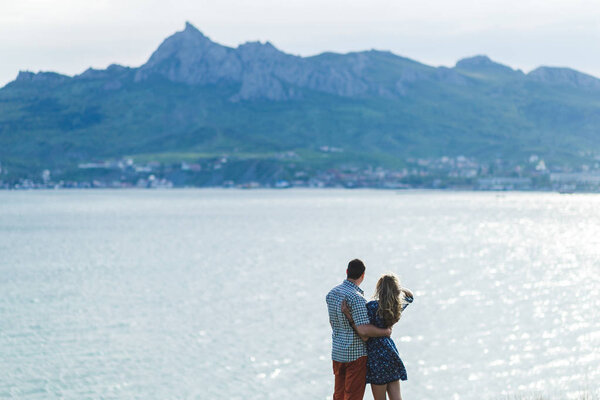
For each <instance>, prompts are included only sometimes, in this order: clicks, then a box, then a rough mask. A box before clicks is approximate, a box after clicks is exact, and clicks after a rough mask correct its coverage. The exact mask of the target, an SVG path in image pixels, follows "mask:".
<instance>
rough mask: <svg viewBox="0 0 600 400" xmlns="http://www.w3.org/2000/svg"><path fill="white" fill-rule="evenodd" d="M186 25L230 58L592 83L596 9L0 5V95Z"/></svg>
mask: <svg viewBox="0 0 600 400" xmlns="http://www.w3.org/2000/svg"><path fill="white" fill-rule="evenodd" d="M185 21H190V22H191V23H192V24H193V25H195V26H196V27H197V28H198V29H200V30H201V31H202V32H203V33H204V34H205V35H207V36H208V37H210V38H211V39H212V40H213V41H215V42H218V43H221V44H224V45H227V46H233V47H235V46H237V45H239V44H241V43H244V42H247V41H256V40H259V41H263V42H264V41H270V42H271V43H273V44H274V45H275V46H276V47H278V48H279V49H280V50H282V51H285V52H287V53H291V54H297V55H302V56H307V55H314V54H318V53H321V52H324V51H334V52H340V53H345V52H349V51H360V50H369V49H378V50H390V51H392V52H393V53H396V54H398V55H402V56H404V57H408V58H412V59H414V60H417V61H420V62H423V63H425V64H429V65H433V66H439V65H444V66H453V65H454V64H455V63H456V61H457V60H459V59H461V58H464V57H468V56H473V55H477V54H485V55H488V56H489V57H490V58H492V59H493V60H495V61H497V62H500V63H503V64H506V65H509V66H511V67H513V68H515V69H522V70H523V71H524V72H529V71H530V70H532V69H534V68H536V67H538V66H541V65H545V66H560V67H571V68H574V69H577V70H579V71H582V72H585V73H588V74H592V75H594V76H597V77H600V51H599V50H600V1H598V0H502V1H496V0H494V1H487V0H452V1H449V0H410V1H407V0H394V1H391V0H364V1H355V0H345V1H341V0H302V1H299V0H251V1H250V0H246V1H243V0H210V1H207V0H170V1H166V0H144V1H143V0H94V1H85V0H83V1H82V0H0V86H3V85H4V84H6V83H8V82H10V81H12V80H13V79H15V77H16V76H17V74H18V71H19V70H29V71H34V72H37V71H55V72H60V73H64V74H67V75H74V74H79V73H81V72H83V71H84V70H86V69H87V68H89V67H93V68H106V67H107V66H108V65H110V64H112V63H117V64H122V65H127V66H134V67H136V66H139V65H141V64H143V63H144V62H145V61H146V60H147V59H148V57H149V56H150V54H152V52H153V51H154V50H155V49H156V48H157V47H158V45H159V44H160V43H161V42H162V41H163V40H164V39H165V38H166V37H167V36H169V35H171V34H173V33H174V32H176V31H180V30H182V29H183V28H184V25H185Z"/></svg>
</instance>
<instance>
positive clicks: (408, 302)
mask: <svg viewBox="0 0 600 400" xmlns="http://www.w3.org/2000/svg"><path fill="white" fill-rule="evenodd" d="M412 302H413V298H412V297H410V296H404V302H403V303H402V311H404V309H405V308H406V307H408V305H409V304H410V303H412Z"/></svg>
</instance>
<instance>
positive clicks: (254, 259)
mask: <svg viewBox="0 0 600 400" xmlns="http://www.w3.org/2000/svg"><path fill="white" fill-rule="evenodd" d="M355 257H358V258H361V259H362V260H363V261H364V262H365V264H366V266H367V271H366V279H365V281H364V283H363V284H362V288H363V289H364V290H365V294H366V295H367V296H368V297H370V296H371V295H372V293H373V289H374V287H375V283H376V281H377V278H378V276H380V275H381V274H382V273H384V272H387V271H393V272H395V273H397V274H398V275H399V276H400V278H401V281H402V283H403V284H404V285H405V286H407V287H409V288H410V289H412V290H413V292H414V294H415V301H414V303H413V304H412V305H410V306H409V307H408V308H407V309H406V311H405V313H404V315H403V316H402V319H401V320H400V321H399V322H398V324H397V325H396V326H395V327H394V329H393V335H392V337H393V339H394V340H395V342H396V344H397V346H398V349H399V352H400V355H401V357H402V359H403V361H404V364H405V365H406V369H407V372H408V381H406V382H402V383H401V388H402V392H403V397H404V398H405V399H419V400H427V399H431V400H442V399H444V400H445V399H503V398H506V397H507V396H513V395H517V396H521V395H524V396H532V397H533V396H534V395H536V394H542V395H544V396H546V397H547V398H549V399H569V398H573V399H575V398H579V397H580V396H582V395H583V394H587V395H590V396H598V395H600V384H599V382H600V352H599V349H600V196H597V195H560V194H554V193H474V192H419V191H416V192H394V191H374V190H283V191H275V190H271V191H268V190H252V191H242V190H168V191H151V190H122V191H110V190H90V191H75V190H73V191H71V190H65V191H34V192H9V191H4V192H1V191H0V398H15V399H60V398H65V399H88V398H89V399H97V398H104V399H112V398H114V399H216V398H227V399H256V400H259V399H260V400H262V399H278V400H286V399H307V400H308V399H323V400H325V399H330V398H331V394H332V392H333V375H332V368H331V360H330V346H331V332H330V327H329V322H328V317H327V311H326V305H325V295H326V293H327V292H328V290H329V289H330V288H331V287H333V286H335V285H337V284H339V283H340V282H341V281H342V280H343V279H344V277H345V268H346V265H347V263H348V261H349V260H350V259H352V258H355ZM365 398H366V399H368V398H371V394H370V393H369V388H367V393H366V395H365Z"/></svg>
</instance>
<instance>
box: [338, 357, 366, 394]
mask: <svg viewBox="0 0 600 400" xmlns="http://www.w3.org/2000/svg"><path fill="white" fill-rule="evenodd" d="M333 374H334V375H335V389H334V392H333V400H362V398H363V396H364V395H365V386H366V384H367V382H366V378H367V357H366V356H364V357H360V358H358V359H356V360H354V361H350V362H347V363H342V362H338V361H334V362H333Z"/></svg>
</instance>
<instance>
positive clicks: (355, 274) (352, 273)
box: [346, 258, 365, 279]
mask: <svg viewBox="0 0 600 400" xmlns="http://www.w3.org/2000/svg"><path fill="white" fill-rule="evenodd" d="M364 273H365V264H364V263H363V262H362V261H360V260H359V259H358V258H355V259H354V260H352V261H350V262H349V263H348V270H347V271H346V274H347V276H348V278H350V279H358V278H360V276H361V275H362V274H364Z"/></svg>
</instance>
